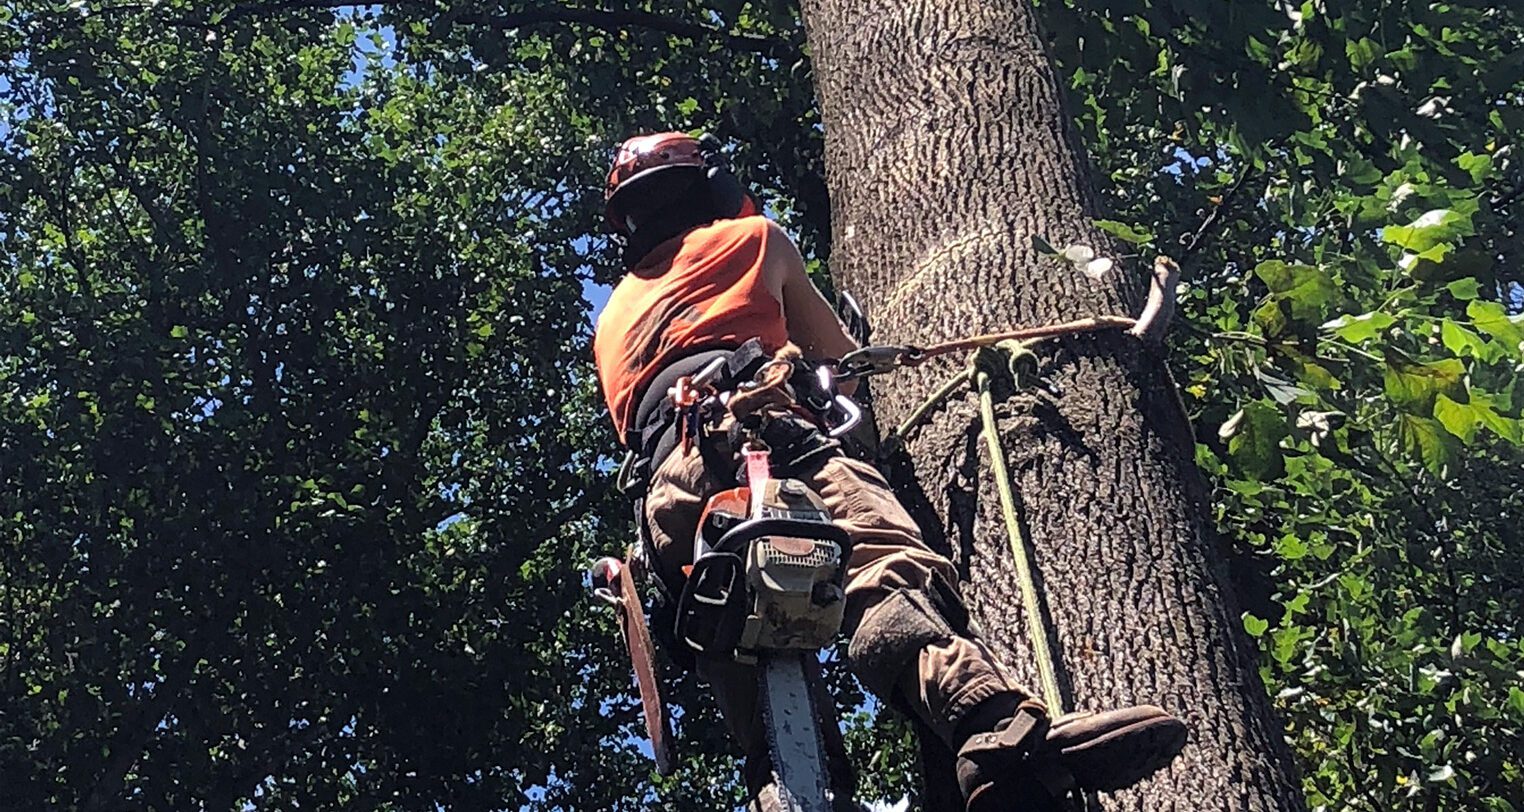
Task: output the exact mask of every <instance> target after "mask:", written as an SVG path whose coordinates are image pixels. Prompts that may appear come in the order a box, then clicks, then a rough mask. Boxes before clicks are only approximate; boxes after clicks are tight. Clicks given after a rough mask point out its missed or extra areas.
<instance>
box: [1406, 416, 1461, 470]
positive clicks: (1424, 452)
mask: <svg viewBox="0 0 1524 812" xmlns="http://www.w3.org/2000/svg"><path fill="white" fill-rule="evenodd" d="M1397 437H1398V442H1399V443H1400V444H1401V447H1402V448H1403V450H1405V451H1406V452H1408V453H1409V454H1412V455H1413V456H1414V457H1417V458H1418V459H1419V460H1420V461H1421V462H1422V463H1423V465H1424V467H1425V468H1427V469H1428V470H1429V473H1431V474H1433V475H1434V476H1436V477H1444V476H1445V475H1446V472H1447V471H1448V470H1449V467H1450V465H1451V463H1452V462H1453V460H1454V457H1455V447H1454V442H1453V441H1452V440H1451V439H1450V435H1449V433H1448V432H1446V431H1445V429H1444V427H1443V426H1441V425H1440V424H1439V422H1438V421H1436V420H1433V419H1430V418H1427V417H1419V416H1417V415H1413V414H1407V413H1399V414H1398V415H1397Z"/></svg>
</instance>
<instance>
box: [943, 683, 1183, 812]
mask: <svg viewBox="0 0 1524 812" xmlns="http://www.w3.org/2000/svg"><path fill="white" fill-rule="evenodd" d="M1012 701H1014V697H995V698H994V699H993V700H991V703H987V706H986V707H981V708H980V709H979V710H980V711H982V713H977V714H975V715H974V716H973V718H971V719H970V720H969V721H970V722H972V723H974V724H975V725H977V726H976V727H974V729H975V730H977V729H979V728H981V727H982V728H983V730H984V732H979V733H974V734H972V735H969V736H968V737H967V738H966V739H965V740H964V742H963V745H962V746H961V747H960V748H959V749H958V765H957V771H958V788H959V789H960V790H961V791H962V792H963V798H964V801H965V803H966V805H967V806H966V808H967V810H968V812H1007V810H1011V809H1015V808H1018V807H1019V808H1021V809H1049V808H1054V809H1056V808H1057V804H1058V802H1059V801H1060V800H1061V799H1062V798H1063V797H1064V795H1065V794H1067V793H1068V792H1069V790H1071V789H1074V788H1078V789H1081V790H1097V791H1101V792H1109V791H1112V790H1118V789H1122V788H1124V787H1130V786H1132V785H1133V784H1136V783H1137V782H1139V781H1141V780H1143V779H1144V778H1147V777H1148V776H1150V775H1153V774H1154V773H1156V772H1158V771H1159V770H1160V769H1162V768H1164V767H1165V766H1167V765H1168V764H1169V763H1170V762H1171V761H1173V760H1174V758H1175V756H1177V755H1179V754H1180V750H1181V748H1183V747H1184V746H1185V735H1186V728H1185V723H1184V722H1181V721H1180V720H1179V719H1176V718H1175V717H1173V716H1171V715H1169V714H1168V713H1166V712H1165V711H1164V710H1163V709H1161V708H1157V707H1155V706H1153V705H1138V706H1135V707H1130V708H1121V709H1119V710H1112V711H1102V712H1100V713H1071V714H1065V715H1064V716H1061V717H1059V718H1058V719H1056V720H1052V721H1050V720H1049V719H1048V715H1047V711H1046V710H1045V709H1044V707H1043V705H1042V703H1040V702H1037V701H1036V700H1031V699H1028V700H1024V701H1020V702H1019V703H1017V704H1016V708H1015V709H1014V711H1012V712H1010V713H1009V715H1006V716H1005V717H1004V718H1001V719H999V720H998V721H996V722H995V723H994V724H992V725H990V724H983V725H981V724H978V723H979V722H980V721H982V720H988V719H989V718H990V717H991V716H992V715H993V713H994V712H998V710H999V708H1000V707H1001V705H1004V706H1006V707H1009V705H1010V704H1011V703H1012ZM981 717H982V719H981Z"/></svg>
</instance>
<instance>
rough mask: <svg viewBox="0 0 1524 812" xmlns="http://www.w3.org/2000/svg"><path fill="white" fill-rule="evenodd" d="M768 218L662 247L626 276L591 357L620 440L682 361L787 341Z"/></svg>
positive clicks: (731, 223)
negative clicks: (651, 386) (768, 270)
mask: <svg viewBox="0 0 1524 812" xmlns="http://www.w3.org/2000/svg"><path fill="white" fill-rule="evenodd" d="M768 229H769V224H768V221H767V218H766V217H761V216H756V217H743V218H740V219H734V220H719V221H716V222H714V223H711V224H709V225H707V226H701V227H699V228H695V229H693V230H692V231H689V232H687V233H686V234H683V235H682V236H680V237H674V238H672V239H670V240H668V241H667V242H664V243H662V244H661V245H659V246H657V247H656V248H655V249H653V250H652V251H651V253H650V254H647V255H646V257H645V258H644V259H642V260H641V262H640V264H639V265H637V266H636V267H635V268H634V269H632V270H631V271H630V272H629V273H627V274H625V276H624V278H623V279H621V280H620V281H619V284H618V285H617V286H616V287H615V288H614V292H613V294H612V295H611V296H609V301H608V304H607V305H606V306H605V307H604V310H603V313H602V315H600V316H599V317H598V326H597V328H596V330H595V331H594V336H593V357H594V359H595V360H596V362H597V365H598V380H599V382H600V383H601V384H602V385H603V397H604V398H605V399H606V400H607V401H608V407H609V414H610V415H611V416H612V417H613V418H614V428H615V430H617V431H618V432H619V437H620V438H621V439H623V438H624V437H625V432H627V431H628V430H629V428H630V426H631V424H632V423H633V422H634V420H635V409H636V407H638V406H639V405H640V398H641V396H642V395H643V394H644V389H645V387H646V384H648V383H650V381H651V379H652V378H653V377H655V375H656V373H658V372H660V371H661V370H662V369H663V368H665V367H666V366H667V365H668V364H671V363H673V362H674V361H677V360H678V359H680V358H682V357H684V356H687V355H691V354H692V353H694V352H697V351H699V350H705V349H716V348H727V349H730V348H735V347H738V346H740V345H741V344H742V343H743V342H745V341H746V340H748V339H751V338H758V339H761V341H762V346H763V348H765V349H766V350H768V351H769V352H772V351H775V350H777V349H778V348H780V347H782V346H783V345H784V344H785V343H787V342H788V327H787V324H786V323H785V322H784V319H783V306H782V305H781V304H780V303H779V302H778V300H777V299H776V298H774V297H773V294H772V292H771V291H769V290H768V289H767V282H766V279H765V278H764V276H763V268H764V267H765V265H766V263H767V242H768Z"/></svg>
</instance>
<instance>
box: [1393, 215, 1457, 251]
mask: <svg viewBox="0 0 1524 812" xmlns="http://www.w3.org/2000/svg"><path fill="white" fill-rule="evenodd" d="M1473 233H1475V231H1474V229H1473V228H1472V226H1471V215H1469V214H1463V213H1461V212H1460V211H1457V210H1455V209H1433V210H1431V211H1427V212H1424V213H1423V214H1422V215H1420V216H1419V217H1418V219H1416V220H1414V221H1413V222H1411V223H1409V224H1408V225H1405V226H1388V227H1386V228H1384V229H1382V231H1381V238H1382V239H1384V240H1386V241H1387V242H1389V243H1391V244H1392V245H1396V246H1399V247H1401V248H1405V249H1407V250H1409V251H1412V252H1413V253H1415V254H1421V253H1423V252H1424V251H1427V250H1429V249H1431V248H1434V247H1435V246H1437V245H1440V244H1443V243H1456V242H1459V241H1460V240H1461V239H1462V238H1464V237H1468V236H1470V235H1471V234H1473Z"/></svg>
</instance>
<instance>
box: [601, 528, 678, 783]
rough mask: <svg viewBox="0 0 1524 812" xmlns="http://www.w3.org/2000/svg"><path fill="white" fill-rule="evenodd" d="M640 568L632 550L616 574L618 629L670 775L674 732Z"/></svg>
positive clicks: (659, 761)
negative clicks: (638, 586)
mask: <svg viewBox="0 0 1524 812" xmlns="http://www.w3.org/2000/svg"><path fill="white" fill-rule="evenodd" d="M638 566H640V564H639V559H638V558H637V557H636V556H635V555H634V550H631V551H630V552H629V554H627V555H626V556H625V566H624V567H622V568H621V569H620V570H619V571H618V573H617V574H616V575H615V579H616V580H618V581H619V602H618V604H617V606H618V609H619V627H620V629H621V630H622V631H623V632H624V644H625V647H626V648H627V649H628V650H629V654H630V662H631V663H633V664H634V666H635V683H636V685H638V686H639V688H640V705H641V710H642V711H643V712H644V715H645V721H646V735H648V736H650V737H651V750H652V751H653V752H654V753H655V755H656V770H657V772H660V773H661V774H662V775H671V774H672V772H673V771H674V770H675V769H677V760H676V759H675V758H673V755H672V731H671V725H670V722H669V721H668V718H667V705H666V703H665V702H663V701H662V696H661V688H660V686H661V683H660V682H659V681H658V680H657V678H656V661H655V659H654V658H653V657H652V652H653V650H654V649H653V647H652V645H651V630H650V629H649V628H647V626H646V616H645V612H644V611H643V610H642V608H641V602H640V592H639V590H637V589H636V587H635V581H636V578H637V576H638V574H639V573H638V572H637V571H636V568H637V567H638Z"/></svg>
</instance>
